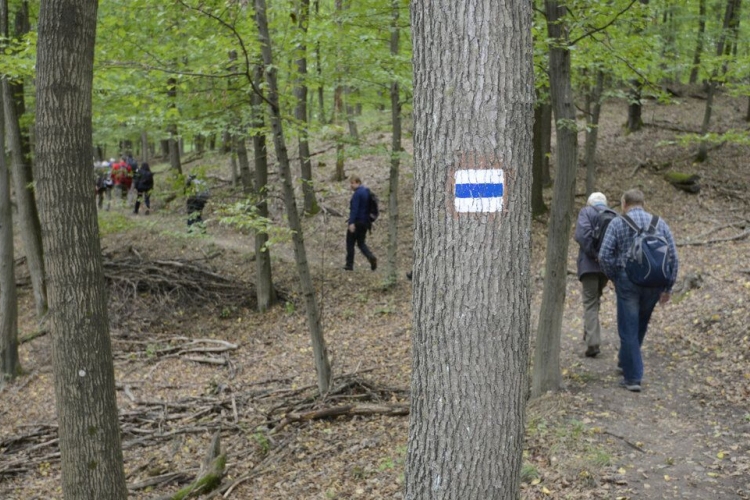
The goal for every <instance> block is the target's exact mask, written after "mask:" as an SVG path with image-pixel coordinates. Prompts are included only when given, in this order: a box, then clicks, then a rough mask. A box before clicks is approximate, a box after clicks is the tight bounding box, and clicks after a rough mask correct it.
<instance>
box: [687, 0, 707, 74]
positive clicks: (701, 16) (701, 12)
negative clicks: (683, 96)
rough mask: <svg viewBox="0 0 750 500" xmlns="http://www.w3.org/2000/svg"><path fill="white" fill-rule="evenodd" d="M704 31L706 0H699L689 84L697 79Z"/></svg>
mask: <svg viewBox="0 0 750 500" xmlns="http://www.w3.org/2000/svg"><path fill="white" fill-rule="evenodd" d="M705 33H706V0H700V1H699V3H698V35H697V40H696V42H695V53H694V54H693V67H692V69H691V70H690V84H691V85H693V84H695V83H696V82H697V81H698V71H700V66H701V56H702V55H703V39H704V38H705Z"/></svg>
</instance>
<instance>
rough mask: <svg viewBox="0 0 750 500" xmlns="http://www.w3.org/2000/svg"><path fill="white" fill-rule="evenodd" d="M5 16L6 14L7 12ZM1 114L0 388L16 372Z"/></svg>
mask: <svg viewBox="0 0 750 500" xmlns="http://www.w3.org/2000/svg"><path fill="white" fill-rule="evenodd" d="M0 9H2V7H1V6H0ZM5 14H6V15H7V9H6V10H5ZM2 15H3V14H2V13H0V16H2ZM2 94H3V88H2V86H0V102H2ZM4 115H5V114H4V113H3V107H2V106H0V386H1V385H2V380H3V379H13V378H15V376H16V375H17V374H18V369H19V363H18V300H17V297H16V272H15V261H14V259H13V215H12V212H11V206H10V172H9V171H8V165H7V164H6V163H5V116H4Z"/></svg>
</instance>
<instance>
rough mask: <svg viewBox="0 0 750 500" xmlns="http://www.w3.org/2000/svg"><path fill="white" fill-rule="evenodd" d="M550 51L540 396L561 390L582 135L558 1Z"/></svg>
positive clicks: (552, 4)
mask: <svg viewBox="0 0 750 500" xmlns="http://www.w3.org/2000/svg"><path fill="white" fill-rule="evenodd" d="M545 10H546V13H547V34H548V36H549V38H550V39H551V40H553V41H554V42H553V44H552V45H551V46H550V55H549V68H550V70H549V78H550V94H551V96H552V107H553V108H554V111H555V130H556V133H557V176H556V178H555V188H554V192H553V194H552V212H551V215H550V222H549V231H548V233H547V253H546V262H545V274H544V289H543V292H542V305H541V309H540V312H539V328H538V331H537V339H536V351H535V353H534V370H533V373H532V394H533V395H534V396H539V395H541V394H543V393H545V392H547V391H549V390H556V389H558V388H559V387H560V383H561V374H560V332H561V329H562V316H563V309H564V306H565V281H566V278H567V274H568V269H567V265H568V241H569V239H570V226H571V215H572V212H573V200H574V195H575V186H576V163H577V160H578V144H577V141H578V131H577V127H576V110H575V104H574V102H573V90H572V88H571V78H570V51H569V50H568V48H567V43H568V38H567V30H566V27H565V25H564V23H565V17H566V16H567V9H566V7H565V6H564V4H562V3H560V2H558V1H557V0H546V1H545Z"/></svg>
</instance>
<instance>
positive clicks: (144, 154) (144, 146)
mask: <svg viewBox="0 0 750 500" xmlns="http://www.w3.org/2000/svg"><path fill="white" fill-rule="evenodd" d="M148 160H149V158H148V133H147V132H146V131H145V130H144V131H143V132H141V162H146V163H148Z"/></svg>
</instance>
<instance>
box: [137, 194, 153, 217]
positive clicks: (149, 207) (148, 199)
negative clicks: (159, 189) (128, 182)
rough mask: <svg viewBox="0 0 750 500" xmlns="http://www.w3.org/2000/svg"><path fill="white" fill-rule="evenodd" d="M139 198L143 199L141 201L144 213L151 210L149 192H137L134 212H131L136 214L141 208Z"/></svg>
mask: <svg viewBox="0 0 750 500" xmlns="http://www.w3.org/2000/svg"><path fill="white" fill-rule="evenodd" d="M141 198H143V201H144V203H145V204H146V213H148V211H149V210H151V191H138V197H137V198H136V200H135V210H133V213H135V214H137V213H138V209H139V208H141Z"/></svg>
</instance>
